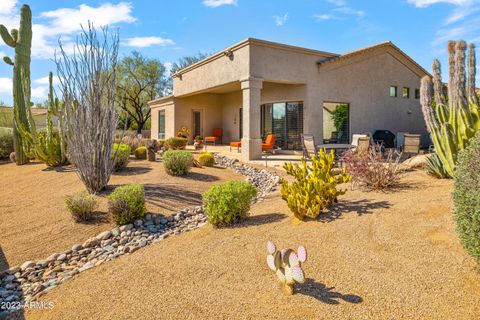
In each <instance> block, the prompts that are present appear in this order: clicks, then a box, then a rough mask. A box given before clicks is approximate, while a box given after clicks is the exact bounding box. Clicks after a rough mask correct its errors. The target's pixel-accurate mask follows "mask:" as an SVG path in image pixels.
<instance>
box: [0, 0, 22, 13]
mask: <svg viewBox="0 0 480 320" xmlns="http://www.w3.org/2000/svg"><path fill="white" fill-rule="evenodd" d="M17 2H18V0H2V1H0V12H1V13H2V14H4V15H7V14H9V13H11V12H12V11H13V9H14V8H15V6H16V5H17Z"/></svg>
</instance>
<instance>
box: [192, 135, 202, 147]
mask: <svg viewBox="0 0 480 320" xmlns="http://www.w3.org/2000/svg"><path fill="white" fill-rule="evenodd" d="M193 147H194V148H195V150H200V149H203V138H202V137H201V136H196V137H195V139H194V142H193Z"/></svg>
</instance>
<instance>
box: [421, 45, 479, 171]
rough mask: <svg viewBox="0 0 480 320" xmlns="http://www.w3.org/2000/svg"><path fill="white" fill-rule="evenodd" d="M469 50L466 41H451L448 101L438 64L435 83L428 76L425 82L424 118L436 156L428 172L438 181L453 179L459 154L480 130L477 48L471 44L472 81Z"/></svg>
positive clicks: (423, 94)
mask: <svg viewBox="0 0 480 320" xmlns="http://www.w3.org/2000/svg"><path fill="white" fill-rule="evenodd" d="M466 50H467V44H466V43H465V41H458V42H454V41H450V42H449V44H448V53H449V59H448V61H449V77H450V79H449V82H448V97H445V94H444V85H443V82H442V78H441V70H440V68H441V66H440V62H439V61H438V60H434V62H433V80H432V79H431V78H430V76H425V77H424V78H423V79H422V82H421V88H420V92H421V101H420V102H421V104H422V111H423V116H424V118H425V122H426V124H427V129H428V131H429V132H430V136H431V137H432V140H433V143H434V145H435V154H434V155H433V156H432V158H431V159H430V160H429V161H428V162H427V171H428V172H429V173H431V174H432V175H434V176H437V177H444V178H446V177H453V175H454V172H455V167H456V164H457V157H458V153H459V152H460V151H461V150H463V149H465V148H466V147H467V146H468V144H469V142H470V140H471V139H472V137H473V136H474V135H475V132H476V131H478V130H480V110H479V105H478V97H477V95H476V92H475V76H476V61H475V46H474V45H473V44H470V47H469V50H468V77H467V75H466V74H467V73H466V67H465V64H466V55H465V53H466Z"/></svg>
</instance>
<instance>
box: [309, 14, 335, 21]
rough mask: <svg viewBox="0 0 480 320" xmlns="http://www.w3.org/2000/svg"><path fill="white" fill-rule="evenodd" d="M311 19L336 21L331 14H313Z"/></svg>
mask: <svg viewBox="0 0 480 320" xmlns="http://www.w3.org/2000/svg"><path fill="white" fill-rule="evenodd" d="M313 17H314V18H315V19H317V20H321V21H325V20H332V19H336V18H335V16H334V15H333V14H326V13H324V14H314V15H313Z"/></svg>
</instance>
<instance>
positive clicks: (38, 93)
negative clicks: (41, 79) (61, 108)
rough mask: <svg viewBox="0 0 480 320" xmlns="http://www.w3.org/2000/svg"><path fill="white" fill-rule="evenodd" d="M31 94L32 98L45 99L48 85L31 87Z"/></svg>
mask: <svg viewBox="0 0 480 320" xmlns="http://www.w3.org/2000/svg"><path fill="white" fill-rule="evenodd" d="M31 95H32V98H36V99H46V98H47V96H48V87H46V86H38V87H35V88H32V92H31Z"/></svg>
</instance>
